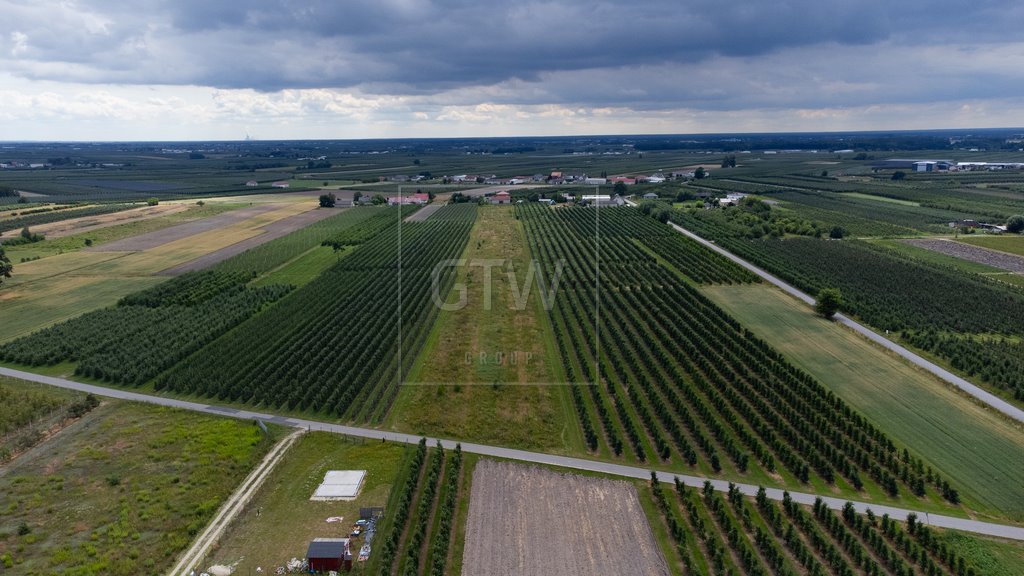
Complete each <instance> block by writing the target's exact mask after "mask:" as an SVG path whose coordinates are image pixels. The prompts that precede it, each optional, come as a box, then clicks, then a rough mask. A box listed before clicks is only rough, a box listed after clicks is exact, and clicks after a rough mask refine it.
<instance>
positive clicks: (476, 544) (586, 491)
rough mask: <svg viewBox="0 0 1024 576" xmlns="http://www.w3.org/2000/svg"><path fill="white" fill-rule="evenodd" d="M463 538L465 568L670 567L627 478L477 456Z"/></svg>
mask: <svg viewBox="0 0 1024 576" xmlns="http://www.w3.org/2000/svg"><path fill="white" fill-rule="evenodd" d="M465 541H466V547H465V551H464V553H463V561H462V573H463V574H464V575H465V576H513V575H514V576H519V575H522V576H529V575H533V574H557V575H558V576H589V575H590V574H645V575H650V576H668V574H669V570H668V564H666V563H665V557H664V556H662V554H661V551H660V550H659V549H658V543H657V541H656V540H655V539H654V533H653V532H651V526H650V524H648V522H647V516H646V515H645V514H644V510H643V508H642V507H641V506H640V498H639V496H638V495H637V492H636V488H635V487H634V486H633V485H632V484H630V483H628V482H623V481H621V480H608V479H606V478H594V477H585V476H578V475H575V474H564V473H561V472H555V471H553V470H549V469H547V468H542V467H540V466H526V465H523V464H516V463H512V462H496V461H494V460H481V461H480V462H479V463H478V464H477V465H476V469H475V470H474V471H473V484H472V488H471V491H470V498H469V519H468V521H467V523H466V536H465Z"/></svg>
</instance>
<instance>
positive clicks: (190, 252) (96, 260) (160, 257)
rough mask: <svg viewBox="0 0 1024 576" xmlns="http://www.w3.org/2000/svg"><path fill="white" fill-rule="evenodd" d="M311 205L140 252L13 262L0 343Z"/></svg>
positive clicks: (3, 291)
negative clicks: (13, 266)
mask: <svg viewBox="0 0 1024 576" xmlns="http://www.w3.org/2000/svg"><path fill="white" fill-rule="evenodd" d="M315 208H316V204H315V203H312V202H306V203H304V204H283V205H279V206H275V207H273V208H272V209H270V210H264V211H262V212H261V213H257V214H255V215H254V216H252V217H251V218H247V219H244V220H241V221H238V222H234V223H232V224H229V225H227V226H223V227H219V228H214V229H211V230H207V231H204V232H200V233H198V234H193V235H191V236H187V237H185V238H180V239H176V240H173V241H171V242H167V243H163V244H160V245H158V246H154V247H152V248H147V249H144V250H137V251H114V252H102V251H90V250H80V251H76V252H69V253H66V254H58V255H56V256H51V257H49V258H43V259H41V260H36V261H33V262H25V263H16V264H15V270H14V275H13V276H12V277H11V278H10V279H8V280H5V281H4V283H3V285H2V286H0V302H3V322H0V342H2V341H6V340H11V339H13V338H17V337H19V336H24V335H26V334H29V333H31V332H33V331H35V330H38V329H40V328H43V327H46V326H50V325H52V324H55V323H57V322H61V321H64V320H68V319H70V318H74V317H75V316H78V315H80V314H84V313H85V312H89V311H91V310H95V309H97V308H102V307H104V306H110V305H113V304H114V303H116V302H117V300H118V299H120V298H121V297H123V296H125V295H127V294H130V293H132V292H135V291H137V290H141V289H143V288H148V287H150V286H153V285H155V284H157V283H159V282H162V281H164V280H165V279H166V278H165V277H161V276H157V275H156V274H157V273H158V272H160V271H161V270H165V269H167V268H169V267H172V266H176V265H179V264H182V263H184V262H189V261H191V260H194V259H196V258H199V257H201V256H204V255H206V254H209V253H211V252H214V251H217V250H220V249H222V248H225V247H227V246H231V245H233V244H235V243H238V242H241V241H242V240H245V239H248V238H252V237H255V236H258V235H260V234H262V233H263V231H262V230H261V229H262V228H263V227H264V226H266V225H268V224H271V223H274V222H277V221H278V220H281V219H284V218H288V217H291V216H295V215H297V214H302V213H304V212H308V211H310V210H313V209H315ZM212 218H216V216H214V217H212Z"/></svg>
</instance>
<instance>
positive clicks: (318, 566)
mask: <svg viewBox="0 0 1024 576" xmlns="http://www.w3.org/2000/svg"><path fill="white" fill-rule="evenodd" d="M306 560H307V561H309V569H310V570H313V571H315V572H330V571H332V570H334V571H335V572H337V571H338V570H341V569H342V567H343V566H344V567H345V568H346V569H351V567H352V553H351V552H349V549H348V538H315V539H314V540H313V541H312V542H310V543H309V549H308V550H306Z"/></svg>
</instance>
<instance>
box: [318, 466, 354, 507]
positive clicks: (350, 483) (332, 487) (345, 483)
mask: <svg viewBox="0 0 1024 576" xmlns="http://www.w3.org/2000/svg"><path fill="white" fill-rule="evenodd" d="M365 478H366V470H331V471H329V472H327V474H324V481H323V482H322V483H321V484H320V486H319V487H317V489H316V492H313V497H312V498H310V500H353V499H355V497H356V495H358V494H359V489H360V488H362V487H363V480H364V479H365Z"/></svg>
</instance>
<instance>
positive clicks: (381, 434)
mask: <svg viewBox="0 0 1024 576" xmlns="http://www.w3.org/2000/svg"><path fill="white" fill-rule="evenodd" d="M0 375H4V376H11V377H13V378H21V379H22V380H30V381H32V382H39V383H42V384H48V385H51V386H59V387H61V388H69V389H72V390H78V391H81V392H91V393H93V394H96V395H97V396H106V397H110V398H119V399H122V400H132V401H136V402H148V403H151V404H159V405H161V406H171V407H174V408H181V409H184V410H192V411H196V412H204V413H207V414H214V415H217V416H230V417H232V418H241V419H245V420H256V419H258V420H263V421H264V422H271V423H274V424H280V425H282V426H293V427H298V428H306V429H308V430H320V431H324V432H331V433H334V434H343V435H345V436H354V437H359V438H370V439H374V440H385V441H390V442H402V443H406V444H415V443H417V442H419V441H420V438H421V437H420V436H415V435H412V434H402V433H396V432H388V431H386V430H375V429H372V428H357V427H353V426H343V425H340V424H330V423H327V422H317V421H315V420H305V419H302V418H289V417H285V416H279V415H272V414H265V413H261V412H250V411H248V410H239V409H237V408H229V407H225V406H214V405H209V404H202V403H199V402H188V401H185V400H176V399H173V398H165V397H162V396H154V395H150V394H141V393H138V392H131V391H128V390H121V389H117V388H106V387H103V386H93V385H91V384H83V383H81V382H74V381H71V380H66V379H64V378H54V377H52V376H43V375H40V374H33V373H31V372H22V371H20V370H12V369H10V368H3V367H0ZM428 442H430V443H431V444H433V443H434V442H436V439H433V438H432V439H429V440H428ZM441 444H442V445H443V446H444V447H445V448H448V449H452V448H454V447H455V444H456V441H454V440H441ZM461 444H462V449H463V450H464V451H465V452H468V453H471V454H480V455H483V456H492V457H495V458H507V459H509V460H518V461H521V462H533V463H537V464H547V465H551V466H561V467H563V468H571V469H574V470H587V471H592V472H601V473H604V474H611V475H614V476H621V477H625V478H640V479H645V480H646V479H649V478H650V477H651V469H649V468H640V467H637V466H626V465H622V464H613V463H611V462H598V461H595V460H586V459H583V458H571V457H568V456H556V455H553V454H542V453H539V452H528V451H526V450H515V449H512V448H501V447H498V446H486V445H483V444H472V443H468V442H462V443H461ZM657 474H658V479H659V480H661V481H662V482H673V481H674V479H675V478H679V479H680V480H681V481H682V482H684V483H686V485H687V486H696V487H699V486H703V485H704V482H705V481H706V480H708V479H707V478H703V477H699V476H689V475H684V474H677V473H674V472H666V471H661V470H659V471H657ZM711 483H712V485H714V487H715V489H716V490H722V491H725V490H728V487H729V483H728V482H727V481H724V480H711ZM737 486H738V487H739V489H740V490H741V491H742V492H743V493H744V494H747V495H750V496H753V495H755V494H757V490H758V487H757V486H754V485H753V484H737ZM767 493H768V497H769V498H772V499H773V500H782V493H783V491H782V490H779V489H774V488H771V489H768V490H767ZM790 496H791V497H792V498H793V500H795V501H797V502H799V503H801V504H808V505H810V504H813V503H814V500H815V498H816V496H815V495H814V494H808V493H803V492H790ZM822 499H823V500H824V501H825V503H826V504H828V506H829V507H830V508H832V509H833V510H841V509H842V507H843V505H844V504H846V500H842V499H839V498H830V497H823V498H822ZM853 504H854V506H855V507H856V509H857V511H858V512H861V513H863V512H865V511H866V510H867V509H868V508H871V510H872V511H873V512H875V513H876V514H878V515H882V514H888V515H889V516H890V517H891V518H893V519H896V520H906V518H907V515H908V514H910V513H916V514H917V515H918V516H919V517H920V518H921V521H922V522H924V523H926V524H930V525H932V526H939V527H942V528H951V529H954V530H963V531H965V532H974V533H977V534H986V535H989V536H999V537H1002V538H1009V539H1012V540H1022V541H1024V527H1019V526H1007V525H1003V524H994V523H990V522H978V521H976V520H967V519H964V518H954V517H952V516H943V515H939V514H925V513H923V512H915V511H914V510H909V509H905V508H894V507H891V506H884V505H879V504H868V503H865V502H854V503H853Z"/></svg>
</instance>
